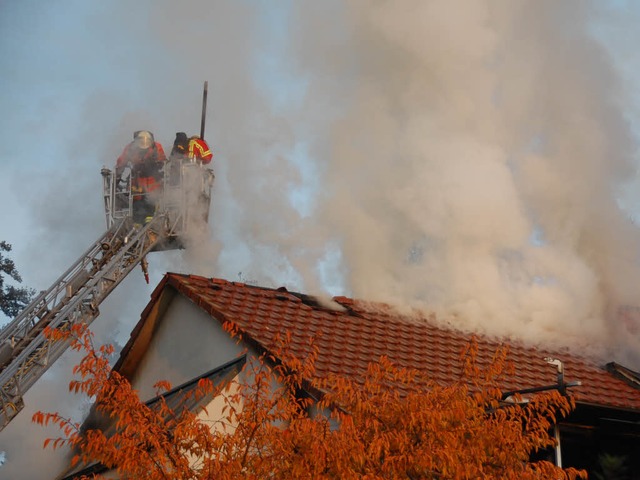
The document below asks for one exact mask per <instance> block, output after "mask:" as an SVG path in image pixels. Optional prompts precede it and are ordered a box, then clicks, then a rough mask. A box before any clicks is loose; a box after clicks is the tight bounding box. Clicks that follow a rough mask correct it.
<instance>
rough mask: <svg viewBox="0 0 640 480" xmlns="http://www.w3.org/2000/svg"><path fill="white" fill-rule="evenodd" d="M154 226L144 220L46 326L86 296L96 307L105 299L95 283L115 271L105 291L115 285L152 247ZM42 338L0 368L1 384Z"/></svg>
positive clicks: (65, 316)
mask: <svg viewBox="0 0 640 480" xmlns="http://www.w3.org/2000/svg"><path fill="white" fill-rule="evenodd" d="M153 226H155V223H154V222H152V223H149V224H147V225H146V226H145V228H143V229H141V230H139V231H138V232H137V233H136V234H135V235H134V236H133V238H132V240H131V241H130V242H128V243H127V244H126V245H124V248H122V249H121V250H120V251H118V252H117V253H116V254H115V255H114V256H113V258H112V259H111V260H110V261H109V262H108V264H107V265H106V266H105V267H104V269H103V271H101V272H99V273H98V274H96V275H95V276H94V277H93V278H92V279H90V280H89V281H88V282H87V284H86V285H85V286H83V287H82V288H80V289H79V290H78V293H77V295H76V296H75V297H74V298H73V299H71V301H70V302H69V303H67V304H66V305H65V307H64V308H63V309H62V310H60V312H58V313H57V314H56V315H55V316H54V318H52V319H51V320H50V321H49V326H50V327H51V328H56V327H58V326H60V324H62V323H63V322H64V321H66V320H69V319H72V318H73V313H75V312H77V311H79V310H80V309H81V308H82V303H83V301H85V300H88V299H90V300H93V303H94V308H95V309H96V310H97V306H98V304H99V303H101V302H102V300H104V298H105V297H106V295H95V293H96V289H95V286H96V285H97V284H98V283H99V282H100V281H101V279H102V278H104V277H105V276H106V275H109V274H111V273H116V274H117V276H116V278H115V279H114V280H113V281H114V282H115V283H114V284H113V285H112V286H111V287H110V288H109V289H108V291H107V294H108V293H111V291H112V290H113V288H115V286H116V285H117V284H118V283H120V281H121V280H122V279H123V278H124V277H125V276H126V275H127V274H128V273H129V272H130V271H131V270H132V269H133V268H134V267H135V266H136V265H137V264H138V263H139V262H140V261H141V260H142V258H143V257H144V256H145V255H146V254H147V253H148V252H149V251H150V250H151V248H153V246H154V245H155V243H156V242H157V240H158V239H156V241H155V242H154V241H147V233H148V232H149V231H150V229H151V228H152V227H153ZM134 230H135V229H134ZM92 295H95V298H94V297H92ZM79 307H80V308H79ZM72 323H73V322H72ZM45 340H46V339H45V338H44V334H43V333H42V332H40V333H39V334H38V336H37V337H35V338H34V340H33V341H32V342H31V343H30V345H29V346H28V347H27V348H25V349H24V350H23V351H22V352H20V354H19V355H18V356H17V357H16V358H14V359H13V360H12V362H11V363H10V364H9V365H8V366H7V367H6V368H5V369H4V370H3V371H2V372H0V385H4V383H5V382H6V381H7V380H8V379H9V378H11V377H13V376H14V375H15V374H16V373H17V372H18V370H19V369H20V365H22V364H23V363H25V362H26V361H27V359H28V357H29V356H30V355H31V354H32V353H33V352H34V351H35V350H37V349H38V348H39V347H40V346H41V345H42V344H43V343H45V342H44V341H45Z"/></svg>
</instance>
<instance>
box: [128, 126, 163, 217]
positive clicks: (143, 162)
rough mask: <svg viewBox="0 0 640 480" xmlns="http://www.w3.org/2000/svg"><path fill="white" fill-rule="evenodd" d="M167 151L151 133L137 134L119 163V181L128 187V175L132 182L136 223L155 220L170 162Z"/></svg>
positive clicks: (144, 131)
mask: <svg viewBox="0 0 640 480" xmlns="http://www.w3.org/2000/svg"><path fill="white" fill-rule="evenodd" d="M166 160H167V157H166V156H165V153H164V149H163V148H162V145H160V143H158V142H156V141H155V139H154V138H153V133H151V132H149V131H148V130H139V131H137V132H135V133H134V134H133V141H132V142H131V143H129V144H128V145H127V146H126V147H124V150H123V151H122V154H121V155H120V156H119V157H118V160H117V161H116V181H117V182H118V185H119V186H122V185H126V180H127V178H126V177H127V175H129V176H130V180H131V193H132V194H133V218H134V221H135V222H136V223H142V222H141V220H144V221H145V222H148V221H150V220H151V218H153V215H154V213H155V206H156V200H157V193H159V189H160V188H161V187H162V167H163V165H164V163H165V162H166Z"/></svg>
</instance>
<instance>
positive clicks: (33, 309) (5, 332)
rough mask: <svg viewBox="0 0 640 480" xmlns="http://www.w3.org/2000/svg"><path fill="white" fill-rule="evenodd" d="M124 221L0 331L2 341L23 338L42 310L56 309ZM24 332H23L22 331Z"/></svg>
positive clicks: (97, 242) (107, 233)
mask: <svg viewBox="0 0 640 480" xmlns="http://www.w3.org/2000/svg"><path fill="white" fill-rule="evenodd" d="M123 224H124V221H122V222H119V223H118V224H117V226H116V227H115V228H112V229H110V230H109V231H107V232H105V233H104V234H103V236H102V237H101V238H100V239H98V240H97V241H96V242H95V243H94V244H93V245H91V246H90V247H89V248H88V249H87V251H86V252H84V253H83V254H82V255H81V256H80V257H79V258H78V260H76V262H75V263H74V264H73V265H72V266H71V267H69V269H67V271H66V272H64V273H63V274H62V275H61V276H60V277H59V278H58V279H57V280H56V281H55V282H54V283H53V284H52V286H51V287H49V289H48V290H46V291H43V292H41V293H40V294H39V295H38V296H37V297H36V298H35V299H34V300H33V301H32V302H31V303H29V305H27V306H26V307H25V308H24V309H23V310H22V311H21V312H20V313H19V314H18V315H17V316H16V317H15V318H14V319H13V320H12V321H11V322H9V323H8V324H7V325H6V326H5V327H4V328H3V329H2V330H1V331H0V343H2V342H3V341H6V340H10V339H11V338H12V337H20V338H23V337H24V336H26V334H27V333H28V331H29V330H30V329H31V328H33V327H34V326H35V324H36V323H37V322H34V319H35V318H36V317H37V316H38V315H39V314H41V313H42V312H47V311H52V310H54V309H55V308H56V307H57V305H58V304H59V302H60V301H61V300H64V294H65V293H66V287H67V285H68V284H69V282H70V281H72V280H73V279H74V278H75V277H76V276H77V275H78V274H79V273H80V272H81V271H82V270H85V271H86V267H87V265H89V264H91V263H92V262H93V261H94V260H96V257H97V255H98V254H100V253H102V251H103V248H102V245H103V244H104V243H105V242H106V241H107V240H108V239H109V238H110V237H111V236H113V235H117V234H118V232H120V231H121V230H122V226H123ZM21 331H22V332H23V333H22V334H21V333H20V332H21Z"/></svg>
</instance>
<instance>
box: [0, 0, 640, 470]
mask: <svg viewBox="0 0 640 480" xmlns="http://www.w3.org/2000/svg"><path fill="white" fill-rule="evenodd" d="M267 3H268V2H257V1H256V2H233V1H227V0H216V1H202V0H192V1H183V2H171V1H156V2H145V1H138V2H125V1H115V2H109V3H108V4H107V3H103V4H100V5H95V4H91V7H89V4H86V5H85V3H84V2H78V1H72V0H69V1H67V2H66V3H65V2H62V4H61V3H60V2H56V4H55V5H53V4H52V5H39V6H38V8H35V7H34V5H32V4H31V3H29V2H20V3H19V5H20V7H18V6H16V5H18V4H16V5H12V6H9V7H0V8H1V9H2V10H3V12H4V13H6V15H5V14H3V15H0V39H1V40H2V41H0V71H2V72H4V73H5V74H6V78H5V80H6V83H5V87H6V88H4V89H3V91H2V93H1V95H3V97H2V98H1V100H2V105H4V108H3V111H4V112H5V115H4V116H3V118H0V126H1V127H2V128H0V135H2V136H3V137H4V139H5V141H4V142H0V161H1V162H2V164H3V171H5V170H4V165H5V164H6V165H9V167H7V170H6V171H8V172H9V173H10V174H11V175H12V178H13V179H14V180H15V181H14V186H13V187H12V189H11V190H8V189H7V190H6V191H4V192H3V195H4V196H7V197H8V202H9V203H8V204H9V205H13V204H15V205H16V206H17V205H18V204H19V205H20V209H18V208H16V209H13V208H12V209H11V212H7V215H8V216H9V215H24V214H25V212H28V215H27V218H20V219H19V220H18V219H17V218H16V219H14V217H13V216H11V217H9V218H8V220H7V222H8V225H16V227H15V229H14V228H11V230H10V232H9V233H10V234H11V235H14V232H16V231H20V232H22V233H23V234H24V235H25V238H27V240H24V241H21V240H20V238H16V237H12V236H11V235H9V236H8V237H7V238H2V239H3V240H7V241H9V242H10V243H12V244H13V246H14V253H15V256H14V260H15V261H16V264H17V265H18V267H19V269H20V271H21V273H22V275H23V278H24V281H25V284H26V285H29V286H33V287H35V288H37V289H44V288H47V287H48V286H49V284H50V283H51V282H52V281H54V280H55V279H56V278H57V277H58V276H59V274H60V273H61V272H63V271H64V270H65V269H66V268H67V266H68V265H69V264H70V263H71V262H72V261H74V260H75V259H76V258H77V256H78V255H80V254H81V253H82V252H83V251H84V250H85V249H86V247H87V246H88V245H89V244H90V242H91V241H93V240H94V239H95V238H97V236H98V235H99V234H100V232H102V231H103V230H104V220H103V212H102V203H101V201H102V199H101V198H100V194H99V193H98V192H99V191H100V185H101V178H100V174H99V170H100V167H101V166H102V165H107V166H112V165H113V164H114V162H115V158H116V157H117V156H118V154H119V153H120V151H121V149H122V148H123V147H124V145H125V144H126V143H128V142H129V141H130V139H131V133H132V132H133V131H134V130H140V129H148V130H151V131H153V133H154V135H155V137H156V139H157V140H158V141H160V142H161V143H162V144H163V145H164V146H165V147H166V149H167V150H169V149H170V148H169V147H170V145H171V142H172V141H173V138H174V135H175V132H177V131H186V132H187V133H188V134H192V133H197V132H198V130H199V120H200V118H199V114H200V101H201V91H200V89H201V87H202V82H203V81H204V80H208V82H209V96H208V117H207V130H206V134H205V138H206V139H207V140H208V141H209V142H210V144H211V146H212V147H213V150H214V155H215V157H214V160H213V163H212V165H213V168H214V170H215V173H216V181H215V184H214V191H213V202H212V212H211V215H210V236H208V237H206V236H205V237H202V238H203V239H202V240H201V241H198V242H196V246H195V247H194V248H191V249H190V250H189V251H186V252H184V253H180V252H178V253H173V254H170V253H168V252H165V253H163V254H153V255H151V256H150V257H149V260H150V264H151V265H150V267H151V278H152V280H151V283H152V285H151V286H149V287H147V286H145V285H144V284H143V282H142V279H141V276H140V275H138V274H137V272H133V273H132V275H131V276H130V278H128V279H127V280H126V282H127V284H126V286H125V285H122V286H121V287H120V288H119V289H117V290H116V291H115V292H114V293H113V294H112V296H111V297H110V298H109V299H108V300H107V301H106V302H105V304H103V306H102V308H101V310H102V315H101V317H100V318H99V319H98V320H97V321H96V323H95V324H94V325H95V327H96V328H98V329H99V330H102V333H103V334H104V335H110V334H111V333H113V332H111V330H112V329H114V328H116V327H115V325H118V327H117V329H118V330H119V331H120V332H121V335H122V338H119V339H118V340H119V341H124V340H126V338H127V337H128V333H129V330H130V328H131V326H132V325H133V324H134V323H135V322H136V321H137V319H138V318H139V313H140V311H141V310H142V309H143V307H144V305H145V304H146V303H147V301H148V299H149V293H150V289H151V287H153V286H154V285H153V284H154V283H157V282H158V281H159V279H160V278H161V275H162V274H163V273H164V272H165V271H167V270H172V271H177V272H187V273H198V274H202V275H207V276H217V277H223V278H227V279H230V280H242V279H243V278H249V279H255V280H256V283H258V284H260V285H264V286H273V287H277V286H280V285H283V284H284V285H285V286H286V287H287V288H289V289H290V290H296V291H301V292H306V293H310V294H322V293H326V291H329V292H330V293H332V294H337V295H348V296H355V297H358V298H362V299H365V300H381V301H389V302H394V303H401V304H411V305H412V306H419V307H422V308H425V309H428V310H436V311H438V312H439V318H441V319H442V320H443V321H450V322H451V323H452V324H454V325H456V326H458V327H461V328H473V329H480V330H484V331H486V332H489V333H496V334H508V335H514V336H517V337H520V338H525V339H527V340H530V341H544V342H554V341H560V342H562V343H566V344H572V345H577V344H584V343H589V342H594V341H597V343H598V344H599V345H602V346H603V347H605V348H606V349H611V350H616V352H617V355H618V357H620V356H624V357H625V358H618V360H620V361H623V363H628V362H627V360H628V361H629V362H632V364H631V366H635V367H636V368H638V367H640V359H638V358H634V357H632V356H631V352H634V351H638V350H639V349H638V346H639V341H638V333H637V331H638V330H636V331H635V332H634V331H633V330H632V329H633V325H632V324H631V325H627V324H624V323H620V322H619V321H618V319H617V317H616V315H615V311H616V307H617V306H618V305H624V304H631V305H637V304H638V303H639V301H638V300H637V299H638V298H639V296H638V286H639V285H640V282H638V280H639V279H638V271H639V269H638V261H637V258H636V256H637V254H636V252H637V251H638V248H637V247H638V231H637V227H636V226H634V225H633V224H632V223H631V222H630V221H629V220H628V218H627V217H626V215H624V213H623V212H621V210H620V208H619V207H618V201H617V200H620V199H619V198H618V199H617V198H616V196H617V195H618V192H623V193H624V192H626V195H627V197H625V202H624V204H625V205H627V206H628V205H631V207H632V208H633V207H634V206H635V205H637V204H638V203H637V199H638V197H637V195H634V194H633V191H634V189H633V186H634V184H633V182H632V181H631V180H633V179H634V178H633V176H634V174H635V168H636V164H635V163H636V159H635V158H634V155H635V149H636V139H634V138H633V136H632V127H633V126H634V125H633V124H632V123H630V121H631V120H632V119H633V116H629V112H628V109H629V108H632V107H633V105H634V103H633V102H634V101H635V99H634V98H633V95H632V94H631V93H632V92H630V91H629V90H628V86H627V85H626V84H625V83H624V82H623V80H622V79H621V78H620V77H619V76H618V73H617V69H618V65H616V64H615V63H614V58H613V57H612V56H611V53H610V52H609V51H608V50H605V49H604V47H603V46H602V45H601V44H600V43H598V42H597V41H596V40H595V37H594V34H593V32H594V24H595V22H596V20H598V21H599V22H601V24H604V26H605V27H606V28H605V30H607V31H608V33H609V38H613V39H614V40H613V41H616V40H617V39H618V38H622V36H624V35H637V33H636V31H637V29H636V28H635V25H636V24H637V22H634V21H631V20H630V19H633V18H635V19H637V15H638V12H634V11H631V10H626V11H624V12H620V11H615V10H610V11H606V10H604V7H600V6H597V5H594V4H591V3H587V2H581V1H571V0H570V1H565V2H561V3H560V2H551V1H544V0H543V1H539V0H536V1H524V0H523V1H512V0H510V1H506V0H504V1H501V0H491V1H488V0H487V1H476V2H465V4H464V7H462V6H461V4H460V3H459V2H454V1H451V0H432V1H422V0H405V1H402V2H398V1H390V0H387V1H379V2H365V1H362V0H353V1H350V2H342V1H340V0H328V1H323V2H310V1H303V0H302V1H295V2H285V3H284V4H279V6H278V7H274V5H273V4H267ZM629 8H631V7H629ZM25 24H28V25H30V26H31V29H32V31H34V32H40V34H39V35H34V36H32V37H29V38H27V37H25V30H24V28H23V27H22V26H23V25H25ZM621 35H622V36H621ZM622 39H623V40H624V43H623V42H621V43H620V44H616V46H615V47H616V50H615V51H616V53H617V55H619V56H620V57H622V58H624V56H625V54H626V53H627V51H626V50H624V48H632V47H623V45H624V44H626V45H635V44H637V42H635V41H628V39H626V38H622ZM79 59H82V60H81V61H79ZM625 65H628V62H626V63H625ZM36 67H37V71H35V70H31V69H34V68H36ZM43 72H47V74H46V75H43ZM70 72H74V73H77V75H72V74H71V73H70ZM625 73H627V74H628V72H625ZM6 112H12V114H11V115H7V114H6ZM628 119H631V120H628ZM34 139H35V143H37V149H34V152H30V151H29V150H28V149H24V148H22V146H24V145H33V143H34ZM18 146H19V147H18ZM625 182H626V189H625V190H619V189H620V188H621V187H623V186H625ZM636 183H637V181H636ZM629 185H631V187H629ZM636 190H640V189H636ZM36 193H37V194H36ZM14 211H15V212H18V213H15V214H14V213H13V212H14ZM45 247H46V248H45ZM34 252H38V255H34ZM43 252H44V253H43ZM48 252H51V253H48ZM238 272H242V277H241V278H239V273H238ZM610 359H611V358H610ZM34 388H35V387H34ZM61 389H63V390H64V391H65V392H66V384H63V385H61ZM42 408H47V407H46V406H43V407H42ZM51 408H53V409H56V408H58V409H59V407H57V405H53V406H52V407H51ZM16 421H18V420H16ZM3 434H4V432H3ZM2 441H5V442H6V437H4V435H2V436H0V450H6V447H5V446H4V445H3V444H2ZM25 453H27V452H25ZM32 460H33V456H32V455H29V456H28V459H27V460H26V461H25V462H23V463H22V464H21V463H20V462H19V461H18V459H17V458H16V457H15V455H13V456H12V455H11V454H10V455H9V456H8V460H7V463H6V465H5V466H3V468H2V469H0V478H10V477H5V476H4V475H7V474H9V473H10V472H15V471H18V472H22V473H23V472H24V468H25V467H24V465H29V464H30V463H31V464H32V463H33V461H32ZM11 465H14V467H10V466H11ZM10 468H15V469H17V470H10ZM42 468H43V471H44V472H47V471H48V468H49V467H48V465H42ZM35 476H37V475H35ZM14 478H15V477H14Z"/></svg>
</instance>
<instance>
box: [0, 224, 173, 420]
mask: <svg viewBox="0 0 640 480" xmlns="http://www.w3.org/2000/svg"><path fill="white" fill-rule="evenodd" d="M156 220H157V221H153V222H151V223H150V224H148V225H146V226H145V228H143V229H141V230H140V231H138V232H137V233H136V234H134V235H133V239H132V241H131V242H128V243H127V244H125V245H124V246H125V247H126V248H123V249H121V250H120V251H119V252H118V253H117V254H116V255H114V258H113V259H112V260H111V261H109V262H108V264H107V265H106V266H105V268H104V269H103V271H101V272H99V274H98V275H96V276H95V277H94V278H92V279H91V280H90V281H89V282H88V283H87V285H86V286H85V287H83V288H82V289H81V290H82V292H79V293H78V295H77V296H76V297H75V298H74V300H73V301H72V302H70V303H69V305H67V307H66V308H65V309H64V310H62V311H61V312H60V314H59V315H57V316H56V317H55V318H54V319H53V320H52V321H51V324H50V325H51V326H52V327H61V326H62V328H64V327H65V326H64V325H62V324H63V323H64V322H68V324H69V325H71V324H75V323H80V322H84V323H86V324H87V325H88V324H90V323H91V322H92V321H93V320H94V319H95V318H96V317H97V316H98V314H99V310H98V305H99V304H100V303H101V302H102V301H103V300H104V299H105V298H106V297H107V296H108V295H109V294H110V293H111V292H112V291H113V289H115V287H116V286H117V285H118V284H119V283H120V282H121V281H122V280H123V279H124V278H125V277H126V276H127V275H128V274H129V273H130V272H131V270H132V269H133V268H135V266H136V265H138V263H140V261H141V260H142V259H143V258H144V256H145V255H146V254H147V253H149V251H151V249H152V248H153V247H154V245H155V244H156V243H157V242H158V241H159V239H160V237H159V236H157V235H154V236H151V235H150V232H151V231H155V229H156V228H157V226H158V225H160V221H161V220H162V219H156ZM134 231H135V228H134ZM109 275H112V277H111V278H107V276H109ZM87 300H89V301H87ZM68 346H69V341H67V340H62V341H56V342H53V341H51V340H50V339H47V338H45V337H44V333H43V332H40V333H39V334H38V336H37V337H36V338H35V339H34V340H33V341H32V342H31V343H30V345H29V347H28V348H27V349H25V350H24V351H23V352H21V353H20V354H19V356H18V357H17V358H16V359H14V361H12V363H11V364H10V365H9V366H8V367H7V368H5V369H4V370H3V371H2V372H1V373H0V385H1V386H2V388H0V430H2V429H3V428H4V426H6V425H7V424H8V423H9V421H11V419H12V418H13V417H15V416H16V415H17V414H18V413H19V411H20V410H21V409H22V408H23V406H24V402H23V400H22V395H23V394H24V393H25V392H26V391H27V390H28V389H29V388H30V387H31V386H32V385H33V384H34V383H35V382H36V381H37V380H38V379H39V378H40V377H41V376H42V375H43V374H44V372H45V371H46V370H47V369H48V368H49V366H50V365H51V364H52V363H53V362H55V360H57V359H58V358H59V357H60V356H61V355H62V353H63V352H64V351H65V350H66V349H67V348H68Z"/></svg>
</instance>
